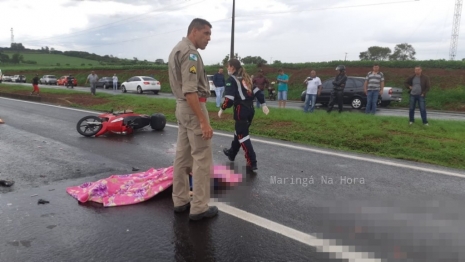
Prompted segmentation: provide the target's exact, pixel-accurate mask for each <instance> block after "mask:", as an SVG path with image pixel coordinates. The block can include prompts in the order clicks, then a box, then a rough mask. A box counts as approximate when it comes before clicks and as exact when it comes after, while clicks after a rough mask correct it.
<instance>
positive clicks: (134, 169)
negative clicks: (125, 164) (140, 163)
mask: <svg viewBox="0 0 465 262" xmlns="http://www.w3.org/2000/svg"><path fill="white" fill-rule="evenodd" d="M139 170H140V169H139V168H137V167H133V168H132V171H139Z"/></svg>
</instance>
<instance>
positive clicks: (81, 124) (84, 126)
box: [76, 116, 103, 137]
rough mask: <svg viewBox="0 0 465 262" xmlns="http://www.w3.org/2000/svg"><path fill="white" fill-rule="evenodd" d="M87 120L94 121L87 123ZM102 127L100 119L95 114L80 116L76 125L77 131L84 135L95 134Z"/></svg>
mask: <svg viewBox="0 0 465 262" xmlns="http://www.w3.org/2000/svg"><path fill="white" fill-rule="evenodd" d="M89 120H90V121H91V122H94V123H88V122H89ZM95 122H98V123H95ZM102 127H103V126H102V119H100V118H98V117H96V116H85V117H83V118H81V119H80V120H79V121H78V123H77V125H76V129H77V131H78V133H79V134H81V135H83V136H86V137H91V136H94V135H96V134H97V133H98V132H100V130H102ZM89 130H90V131H89Z"/></svg>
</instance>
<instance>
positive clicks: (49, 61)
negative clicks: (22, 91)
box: [3, 51, 99, 68]
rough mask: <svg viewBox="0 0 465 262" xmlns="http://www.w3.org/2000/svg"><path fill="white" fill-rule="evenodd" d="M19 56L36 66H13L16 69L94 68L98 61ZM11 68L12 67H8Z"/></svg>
mask: <svg viewBox="0 0 465 262" xmlns="http://www.w3.org/2000/svg"><path fill="white" fill-rule="evenodd" d="M3 53H4V54H6V55H8V56H10V58H11V57H13V55H14V54H15V52H11V51H6V52H3ZM20 54H21V55H22V56H23V60H24V61H36V62H37V64H35V65H30V64H25V63H22V64H19V65H17V66H15V67H16V68H21V67H24V68H31V67H34V66H35V67H40V66H63V67H64V68H66V67H67V66H69V67H72V66H74V67H82V66H83V65H84V66H96V65H98V64H99V62H98V61H95V60H90V59H85V58H79V57H71V56H65V55H60V54H41V53H32V52H31V53H29V52H20ZM10 67H12V66H10Z"/></svg>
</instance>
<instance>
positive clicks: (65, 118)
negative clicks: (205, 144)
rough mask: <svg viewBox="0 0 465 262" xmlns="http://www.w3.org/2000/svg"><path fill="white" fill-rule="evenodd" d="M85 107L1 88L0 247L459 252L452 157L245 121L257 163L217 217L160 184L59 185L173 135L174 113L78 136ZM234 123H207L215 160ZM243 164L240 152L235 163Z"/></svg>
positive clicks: (275, 253)
mask: <svg viewBox="0 0 465 262" xmlns="http://www.w3.org/2000/svg"><path fill="white" fill-rule="evenodd" d="M89 114H92V113H91V112H85V111H79V110H76V109H66V108H61V107H55V106H50V105H42V104H37V103H33V102H24V101H18V100H11V99H5V98H0V118H2V119H3V120H4V121H5V124H2V125H0V179H13V180H15V182H16V183H15V185H14V186H13V187H11V188H2V187H0V221H1V224H0V230H1V232H2V233H1V235H2V237H1V239H0V261H2V262H3V261H5V262H11V261H21V262H22V261H464V260H465V250H464V249H463V246H465V226H464V223H463V222H464V220H465V204H464V201H463V200H464V199H465V197H464V195H465V193H464V188H465V180H464V178H465V172H464V171H463V170H453V169H446V168H441V167H436V166H431V165H423V164H418V163H412V162H407V161H397V160H391V159H384V158H377V157H373V156H368V155H356V154H347V153H344V152H338V151H331V150H324V149H319V148H312V147H304V146H300V145H295V144H290V143H283V142H280V141H274V140H268V139H266V140H265V139H259V138H256V137H255V136H253V135H252V141H253V143H254V146H255V149H256V152H257V155H258V168H259V170H258V173H257V174H256V175H250V174H246V173H243V174H244V181H243V182H242V183H241V185H239V186H237V187H235V188H232V189H229V190H227V191H223V192H215V194H214V196H215V199H214V200H213V201H214V202H215V203H216V204H217V205H218V206H219V209H220V213H219V215H218V216H217V217H216V218H214V219H211V220H207V221H200V222H189V221H188V216H187V214H184V215H176V214H174V213H173V210H172V201H171V196H170V191H169V190H167V191H165V192H163V193H162V194H160V195H157V196H155V197H154V198H152V199H150V200H149V201H147V202H144V203H140V204H137V205H131V206H123V207H111V208H104V207H102V206H100V205H99V204H78V202H77V201H76V200H74V199H73V198H72V197H71V196H69V195H68V194H67V193H66V188H67V187H69V186H76V185H80V184H81V183H83V182H90V181H96V180H98V179H101V178H105V177H108V176H110V175H113V174H127V173H131V172H132V171H131V170H132V167H137V168H139V169H140V170H147V169H149V168H150V167H157V168H159V167H168V166H170V165H172V161H173V158H174V155H173V153H174V147H175V144H176V135H177V129H176V126H175V125H173V124H170V125H168V126H167V127H166V128H165V130H164V131H162V132H156V131H152V130H149V129H147V130H141V131H140V132H138V133H136V134H134V135H133V136H116V135H115V136H109V137H100V138H84V137H82V136H80V135H79V134H78V133H77V132H76V129H75V126H76V123H77V121H78V120H79V119H80V118H81V117H83V116H85V115H89ZM231 137H232V136H231V134H226V133H215V136H214V138H213V147H214V152H215V154H214V162H215V164H227V163H228V162H226V157H225V156H224V155H222V153H221V150H222V148H223V147H225V146H228V145H229V144H230V141H231ZM244 165H245V159H244V157H243V153H242V152H241V153H240V155H238V157H237V158H236V171H237V172H244ZM310 178H313V179H314V181H313V183H311V182H312V181H310ZM298 179H300V180H298ZM305 179H308V180H305ZM274 181H276V183H274ZM330 181H333V183H330ZM280 182H282V183H280ZM39 198H42V199H45V200H48V201H50V203H49V204H46V205H38V204H37V201H38V199H39ZM215 203H214V204H215ZM342 258H344V259H346V260H342ZM349 258H353V260H348V259H349ZM361 258H366V259H365V260H363V259H361ZM338 259H340V260H338Z"/></svg>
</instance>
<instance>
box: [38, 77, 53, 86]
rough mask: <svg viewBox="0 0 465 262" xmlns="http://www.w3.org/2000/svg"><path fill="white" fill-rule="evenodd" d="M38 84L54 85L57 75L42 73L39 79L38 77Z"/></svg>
mask: <svg viewBox="0 0 465 262" xmlns="http://www.w3.org/2000/svg"><path fill="white" fill-rule="evenodd" d="M39 84H46V85H56V84H57V77H56V76H54V75H44V76H42V78H41V79H39Z"/></svg>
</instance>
